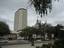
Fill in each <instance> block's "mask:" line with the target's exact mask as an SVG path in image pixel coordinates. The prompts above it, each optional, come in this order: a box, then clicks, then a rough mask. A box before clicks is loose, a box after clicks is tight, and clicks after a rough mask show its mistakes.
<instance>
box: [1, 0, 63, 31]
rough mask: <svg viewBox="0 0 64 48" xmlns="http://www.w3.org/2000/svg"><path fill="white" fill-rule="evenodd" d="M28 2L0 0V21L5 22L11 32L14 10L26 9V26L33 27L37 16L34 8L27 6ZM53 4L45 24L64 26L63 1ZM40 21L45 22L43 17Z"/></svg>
mask: <svg viewBox="0 0 64 48" xmlns="http://www.w3.org/2000/svg"><path fill="white" fill-rule="evenodd" d="M28 1H29V0H0V21H4V22H6V23H7V24H8V25H9V27H10V29H11V30H13V29H14V16H15V12H16V10H18V9H19V8H26V9H27V12H28V15H27V16H28V25H30V26H31V25H34V24H35V22H36V19H37V18H36V17H37V16H38V15H36V12H35V10H34V8H33V7H31V6H30V5H29V4H30V3H29V2H28ZM53 3H54V4H53V9H52V12H51V13H49V14H48V15H47V17H46V19H47V22H48V23H50V24H52V25H55V24H63V25H64V0H60V1H59V2H53ZM42 20H43V21H44V20H45V19H44V17H43V18H42Z"/></svg>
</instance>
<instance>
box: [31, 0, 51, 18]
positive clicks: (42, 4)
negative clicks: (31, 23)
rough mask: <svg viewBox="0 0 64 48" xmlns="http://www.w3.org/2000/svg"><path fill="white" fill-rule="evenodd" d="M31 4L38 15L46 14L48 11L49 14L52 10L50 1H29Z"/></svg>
mask: <svg viewBox="0 0 64 48" xmlns="http://www.w3.org/2000/svg"><path fill="white" fill-rule="evenodd" d="M30 2H31V4H33V5H34V8H35V11H36V12H37V13H39V15H41V17H42V14H44V15H45V14H47V12H48V9H49V12H51V10H52V0H30Z"/></svg>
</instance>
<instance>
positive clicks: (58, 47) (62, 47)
mask: <svg viewBox="0 0 64 48" xmlns="http://www.w3.org/2000/svg"><path fill="white" fill-rule="evenodd" d="M54 48H64V40H58V41H55V43H54Z"/></svg>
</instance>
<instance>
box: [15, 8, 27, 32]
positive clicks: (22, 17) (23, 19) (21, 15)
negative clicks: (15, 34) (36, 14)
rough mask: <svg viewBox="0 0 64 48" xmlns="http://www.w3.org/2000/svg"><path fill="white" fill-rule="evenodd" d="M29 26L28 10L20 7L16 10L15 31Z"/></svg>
mask: <svg viewBox="0 0 64 48" xmlns="http://www.w3.org/2000/svg"><path fill="white" fill-rule="evenodd" d="M26 26H27V10H26V9H24V8H20V9H18V10H17V11H16V12H15V19H14V31H18V30H21V29H23V28H25V27H26Z"/></svg>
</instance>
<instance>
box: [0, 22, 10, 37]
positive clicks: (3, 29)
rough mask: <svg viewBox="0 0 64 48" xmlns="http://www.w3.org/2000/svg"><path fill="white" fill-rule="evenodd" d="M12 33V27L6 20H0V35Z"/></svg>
mask: <svg viewBox="0 0 64 48" xmlns="http://www.w3.org/2000/svg"><path fill="white" fill-rule="evenodd" d="M8 34H10V29H9V27H8V25H7V24H6V23H4V22H1V21H0V36H4V35H8Z"/></svg>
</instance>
